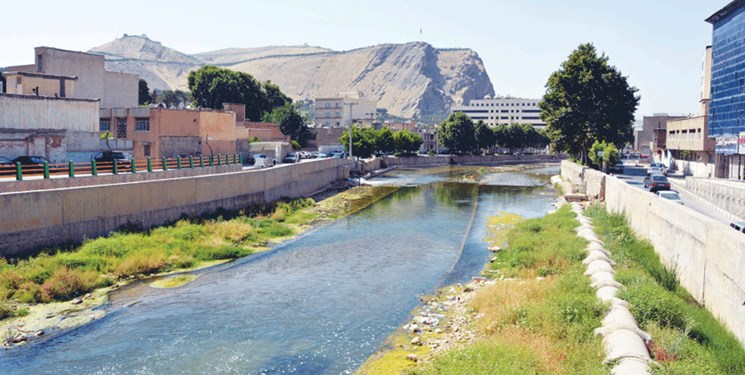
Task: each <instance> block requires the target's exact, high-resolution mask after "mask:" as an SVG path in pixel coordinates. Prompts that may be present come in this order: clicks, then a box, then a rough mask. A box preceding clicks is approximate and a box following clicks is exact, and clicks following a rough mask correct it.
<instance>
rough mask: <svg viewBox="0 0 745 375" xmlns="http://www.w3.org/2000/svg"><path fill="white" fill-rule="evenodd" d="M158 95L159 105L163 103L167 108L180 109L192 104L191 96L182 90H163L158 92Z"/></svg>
mask: <svg viewBox="0 0 745 375" xmlns="http://www.w3.org/2000/svg"><path fill="white" fill-rule="evenodd" d="M156 94H157V99H158V103H162V104H163V105H165V106H166V108H178V107H179V106H181V105H183V106H186V105H188V104H189V103H191V102H192V98H191V94H190V93H188V92H185V91H181V90H175V91H172V90H161V91H156Z"/></svg>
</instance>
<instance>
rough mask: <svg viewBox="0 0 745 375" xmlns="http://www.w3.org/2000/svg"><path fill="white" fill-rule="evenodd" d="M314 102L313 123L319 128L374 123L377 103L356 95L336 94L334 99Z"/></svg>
mask: <svg viewBox="0 0 745 375" xmlns="http://www.w3.org/2000/svg"><path fill="white" fill-rule="evenodd" d="M314 102H315V103H314V105H315V113H314V115H315V123H316V127H319V128H320V127H324V128H338V127H348V126H349V124H351V123H353V122H361V123H368V122H370V123H372V122H374V121H375V116H376V110H377V102H374V101H372V100H368V99H365V98H363V97H361V96H360V95H359V94H356V93H338V95H337V96H335V97H328V98H316V99H315V101H314ZM350 107H351V108H350Z"/></svg>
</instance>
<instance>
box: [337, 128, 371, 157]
mask: <svg viewBox="0 0 745 375" xmlns="http://www.w3.org/2000/svg"><path fill="white" fill-rule="evenodd" d="M376 133H377V131H376V130H375V129H373V128H359V127H357V128H354V130H353V131H352V153H351V154H352V155H354V156H358V157H360V158H369V157H370V156H372V155H373V152H375V139H376V138H377V134H376ZM339 143H341V144H342V145H344V150H345V151H346V152H349V129H346V130H344V133H342V135H341V137H339Z"/></svg>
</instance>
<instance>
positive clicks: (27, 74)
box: [3, 71, 78, 80]
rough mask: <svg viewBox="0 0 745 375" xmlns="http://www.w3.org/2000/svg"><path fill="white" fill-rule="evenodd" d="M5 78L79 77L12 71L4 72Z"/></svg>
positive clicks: (71, 78) (74, 77)
mask: <svg viewBox="0 0 745 375" xmlns="http://www.w3.org/2000/svg"><path fill="white" fill-rule="evenodd" d="M3 75H4V76H14V75H19V76H24V77H39V78H51V79H68V80H77V79H78V77H76V76H61V75H55V74H46V73H36V72H24V71H10V72H3Z"/></svg>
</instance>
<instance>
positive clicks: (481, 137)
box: [474, 120, 497, 150]
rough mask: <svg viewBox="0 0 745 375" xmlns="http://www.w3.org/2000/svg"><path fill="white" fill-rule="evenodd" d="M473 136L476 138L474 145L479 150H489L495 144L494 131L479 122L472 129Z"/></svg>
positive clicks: (495, 136)
mask: <svg viewBox="0 0 745 375" xmlns="http://www.w3.org/2000/svg"><path fill="white" fill-rule="evenodd" d="M474 136H475V137H476V145H477V146H478V148H479V149H480V150H487V149H491V148H492V147H494V146H495V145H496V143H497V135H496V134H495V133H494V130H492V129H491V128H490V127H489V126H487V125H486V124H485V123H484V122H483V121H481V120H479V122H477V123H476V126H475V127H474Z"/></svg>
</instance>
